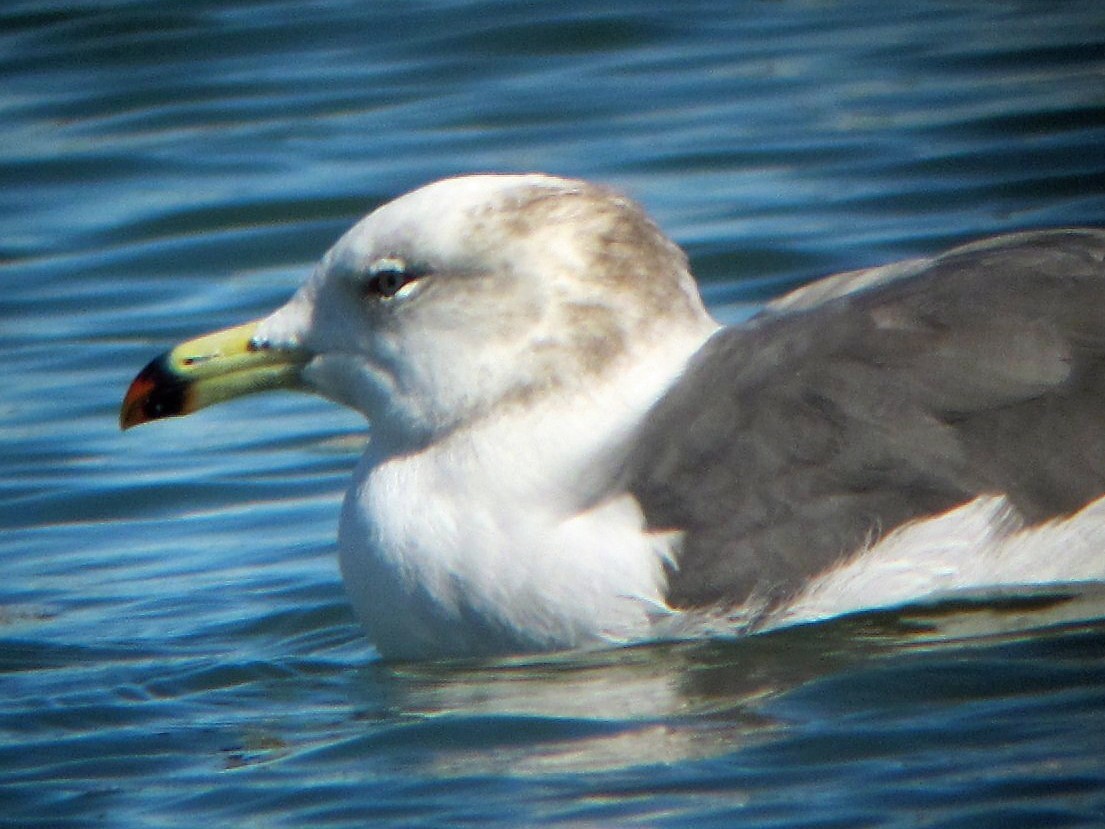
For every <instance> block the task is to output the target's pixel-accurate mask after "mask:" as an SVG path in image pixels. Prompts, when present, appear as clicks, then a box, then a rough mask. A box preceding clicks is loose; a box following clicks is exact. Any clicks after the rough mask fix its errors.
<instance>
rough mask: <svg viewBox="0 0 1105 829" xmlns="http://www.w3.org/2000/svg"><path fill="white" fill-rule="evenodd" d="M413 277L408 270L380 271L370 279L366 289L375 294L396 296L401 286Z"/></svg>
mask: <svg viewBox="0 0 1105 829" xmlns="http://www.w3.org/2000/svg"><path fill="white" fill-rule="evenodd" d="M411 278H412V277H411V276H410V275H409V274H408V273H407V272H406V271H399V270H386V271H379V272H377V273H375V274H373V275H372V277H371V278H370V279H369V280H368V283H367V285H366V290H367V292H368V293H369V294H371V295H373V296H384V297H388V296H395V295H396V294H397V293H399V289H400V288H402V287H403V286H404V285H406V284H407V283H408V282H410V281H411Z"/></svg>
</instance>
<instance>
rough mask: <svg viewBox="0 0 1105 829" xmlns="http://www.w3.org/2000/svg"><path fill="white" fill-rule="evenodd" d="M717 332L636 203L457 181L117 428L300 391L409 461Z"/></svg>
mask: <svg viewBox="0 0 1105 829" xmlns="http://www.w3.org/2000/svg"><path fill="white" fill-rule="evenodd" d="M714 325H715V324H714V323H713V321H712V320H710V318H709V316H708V315H707V314H706V311H705V310H704V308H703V306H702V303H701V300H700V299H699V296H698V292H697V289H696V288H695V285H694V282H693V280H692V278H691V276H690V274H689V273H688V270H687V264H686V258H685V257H684V255H683V253H682V252H681V251H680V250H679V249H678V248H677V247H676V246H675V245H674V244H673V243H671V242H670V241H668V240H667V238H666V237H664V235H663V234H662V233H661V232H660V230H659V229H658V228H657V227H656V225H655V224H654V223H653V222H652V221H651V220H650V219H649V218H648V217H647V216H646V215H645V213H644V212H643V211H642V210H641V209H640V208H639V207H638V206H637V205H635V204H634V203H633V202H631V201H629V200H628V199H625V198H623V197H621V196H618V195H616V194H614V193H612V192H610V191H608V190H606V189H603V188H600V187H597V186H595V185H593V184H588V183H586V182H583V181H572V180H565V179H560V178H554V177H550V176H545V175H480V176H466V177H461V178H453V179H446V180H443V181H439V182H436V183H434V184H430V185H428V186H426V187H423V188H421V189H419V190H415V191H414V192H412V193H409V194H407V195H405V196H402V197H400V198H398V199H396V200H395V201H393V202H390V203H388V204H385V205H384V206H382V207H380V208H379V209H378V210H376V211H374V212H373V213H371V214H369V215H368V216H367V217H366V218H364V219H362V220H361V221H360V222H359V223H358V224H357V225H355V226H354V227H353V228H352V229H351V230H350V231H349V232H347V233H346V234H345V235H344V236H343V237H342V238H341V239H340V240H339V241H338V242H337V243H336V244H335V245H334V247H333V248H331V249H330V251H328V252H327V253H326V255H325V256H324V257H323V258H322V260H321V262H320V263H319V265H318V266H317V268H316V269H315V271H314V273H313V275H312V276H311V278H310V279H309V280H308V281H307V283H306V284H305V285H304V286H303V287H302V288H301V289H300V290H299V292H298V293H297V294H296V295H295V296H294V297H293V298H292V300H291V301H290V302H289V303H288V304H287V305H285V306H284V307H283V308H281V309H279V310H278V311H276V312H275V313H274V314H272V315H271V316H269V317H267V318H265V319H262V320H260V321H259V322H257V323H256V324H254V325H252V326H244V327H241V328H239V329H233V334H234V342H235V343H238V349H237V352H236V353H231V352H232V351H233V348H228V347H227V338H226V337H225V336H224V335H223V334H221V333H220V334H217V335H209V336H208V337H203V338H200V339H198V340H195V341H192V343H188V344H185V345H182V346H179V347H178V348H177V349H175V350H174V351H173V352H171V353H170V354H169V355H166V357H165V358H163V360H162V362H161V369H163V370H167V371H169V372H172V373H175V374H177V375H181V376H183V377H184V380H183V381H181V380H177V381H176V385H175V389H176V391H177V392H178V393H179V392H180V391H181V389H182V388H184V387H185V386H188V385H191V384H192V383H193V382H195V381H200V382H203V383H207V384H208V385H209V386H210V387H211V388H208V389H207V390H206V392H205V393H203V394H194V395H193V399H188V400H184V401H183V402H182V403H181V404H180V405H179V406H178V407H176V410H175V411H174V410H173V409H174V406H173V405H172V404H173V403H174V402H175V401H169V403H168V405H163V406H160V407H156V406H153V405H152V404H151V403H150V398H151V396H155V395H153V393H152V392H150V389H149V387H150V386H156V385H158V384H159V383H163V378H160V377H158V378H147V381H148V382H147V383H146V388H144V389H143V390H142V391H143V392H144V394H142V395H140V394H138V393H137V392H135V393H134V394H133V395H130V396H128V400H127V406H126V408H125V411H124V422H125V424H126V425H133V424H134V423H139V422H143V421H145V420H149V419H153V418H154V417H158V416H164V415H168V414H180V413H185V412H186V411H190V410H192V409H195V408H199V407H200V406H202V405H206V404H208V403H211V402H217V401H218V400H221V399H226V398H227V397H230V396H235V395H236V394H240V393H243V392H246V391H255V390H260V389H263V388H273V387H277V386H288V385H294V384H296V383H299V384H301V385H304V386H306V387H307V388H309V389H311V390H313V391H316V392H318V393H320V394H322V395H324V396H326V397H329V398H332V399H334V400H337V401H339V402H341V403H344V404H346V405H349V406H352V407H353V408H356V409H358V410H360V411H362V412H364V414H365V415H367V416H368V417H369V418H370V420H372V422H373V432H374V442H375V443H376V445H377V447H378V448H380V447H386V448H387V449H388V450H389V451H396V452H398V451H405V450H407V449H409V448H412V447H415V446H419V445H424V444H425V443H427V442H430V441H433V440H435V439H437V438H438V437H440V436H441V435H442V434H444V433H447V432H449V431H451V430H453V429H455V428H457V427H458V426H460V425H463V424H468V423H471V422H472V421H474V420H477V419H480V418H482V417H484V416H485V415H486V414H487V413H488V412H489V411H490V410H491V409H493V408H495V409H498V410H501V409H500V408H499V407H502V406H503V405H510V404H512V403H524V404H525V403H529V402H531V401H533V400H535V399H539V398H540V397H541V396H543V395H549V394H556V393H559V392H571V391H572V390H573V389H575V388H577V387H579V386H580V385H582V384H589V383H593V382H594V378H595V377H596V375H603V374H604V373H608V372H616V371H617V370H618V368H619V365H620V364H621V363H622V361H623V360H624V359H626V358H628V357H630V356H631V355H633V354H634V352H635V350H637V349H640V348H645V347H652V345H653V344H654V343H655V341H657V340H658V339H659V335H660V333H661V332H663V333H664V335H665V336H669V335H672V334H676V335H677V334H680V333H686V334H688V335H691V334H694V335H700V334H701V333H702V332H705V331H708V330H712V329H713V327H714ZM231 345H233V343H232V344H231ZM189 346H191V348H189ZM243 352H246V353H245V354H243ZM228 358H230V359H228ZM233 360H238V362H236V363H235V362H233ZM250 360H252V361H253V362H250V363H249V364H248V365H247V364H245V363H243V362H242V361H250ZM155 362H156V361H155ZM254 363H256V364H257V365H254ZM151 365H153V364H151ZM222 365H225V366H226V367H227V370H225V371H219V370H218V369H219V367H220V366H222ZM258 366H260V367H263V368H264V370H265V372H266V373H265V374H264V376H260V375H258V374H257V367H258ZM288 366H293V368H288ZM189 372H192V373H193V374H194V375H195V377H188V376H186V375H188V373H189ZM163 373H164V372H163ZM218 377H222V378H224V379H223V380H222V381H221V382H220V383H216V382H215V378H218ZM229 379H233V380H234V382H233V383H230V382H228V380H229ZM137 384H138V381H136V385H137ZM132 391H133V389H132ZM189 394H191V390H189ZM178 396H180V395H179V394H178ZM132 398H133V399H132ZM140 398H141V399H140ZM128 413H129V414H128Z"/></svg>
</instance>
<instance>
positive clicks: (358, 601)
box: [340, 328, 713, 657]
mask: <svg viewBox="0 0 1105 829" xmlns="http://www.w3.org/2000/svg"><path fill="white" fill-rule="evenodd" d="M712 330H713V329H712V328H711V329H709V330H706V329H703V330H699V331H696V332H693V333H688V334H687V336H685V337H683V338H680V339H677V340H675V341H674V342H673V341H671V340H668V341H666V342H665V343H664V345H663V349H662V350H661V349H651V350H649V351H647V352H644V353H641V354H639V355H637V357H636V358H635V359H633V360H629V359H627V360H626V361H625V363H624V364H622V365H620V366H617V367H614V368H615V370H613V371H611V372H610V374H609V375H608V377H609V378H610V379H609V381H608V382H606V383H603V384H596V385H595V386H593V387H588V388H586V389H584V388H580V389H577V390H574V391H573V392H572V393H570V394H562V395H558V396H549V397H547V398H545V399H543V400H541V401H529V402H530V405H528V406H526V407H522V406H516V407H508V408H506V409H505V410H504V411H503V412H501V413H497V414H496V415H495V416H493V417H488V418H484V419H483V420H481V421H480V422H478V423H475V424H472V425H471V426H470V427H468V428H464V429H459V430H456V431H455V432H452V433H450V434H449V435H448V436H446V437H445V438H443V439H442V440H440V441H438V442H436V443H433V444H431V445H430V446H428V447H427V448H425V449H423V450H421V451H419V452H417V453H414V454H409V455H403V456H397V457H389V458H382V457H379V456H374V455H373V452H372V450H371V449H370V450H369V452H368V453H367V454H366V456H365V458H364V459H363V460H362V462H361V465H360V467H359V468H358V470H357V473H356V481H355V485H354V487H353V488H352V489H351V490H350V493H349V495H348V496H347V499H346V506H345V509H344V511H343V515H342V523H341V532H340V545H341V563H342V571H343V576H344V578H345V582H346V585H347V587H348V590H349V593H350V597H351V600H352V602H353V604H354V607H355V609H356V610H357V612H358V614H359V615H360V617H361V619H362V621H363V622H364V624H365V626H366V627H367V628H368V629H369V632H370V635H371V636H372V638H373V641H374V642H375V643H376V645H377V647H378V648H379V649H380V650H381V652H382V653H384V654H385V655H386V656H398V657H403V656H416V655H417V656H426V655H428V654H439V655H450V654H456V655H460V654H479V653H494V652H502V651H507V650H515V651H516V650H519V649H532V648H543V649H547V648H555V647H576V646H580V645H586V644H587V643H588V642H595V643H599V642H610V641H630V640H634V639H639V638H645V637H647V635H648V632H649V628H650V626H651V621H652V618H653V617H654V615H655V614H656V613H664V612H666V607H665V605H664V600H663V595H664V589H665V586H666V585H665V576H664V567H663V564H664V560H665V557H666V556H667V555H668V551H669V547H670V544H669V539H667V538H665V537H663V536H656V535H654V534H650V533H648V532H647V530H646V528H645V526H644V521H643V517H642V515H641V512H640V509H639V507H638V505H637V503H636V501H634V500H633V499H632V497H630V496H628V495H625V494H619V493H616V492H612V491H611V487H612V485H613V483H614V482H613V480H612V478H611V475H612V472H613V468H614V467H615V466H616V461H617V454H618V450H619V447H620V445H621V443H622V440H623V439H625V438H627V437H628V436H629V433H630V432H631V431H632V430H633V428H634V427H635V426H636V425H637V424H638V423H639V422H640V419H641V417H642V416H643V414H644V413H645V412H646V411H647V410H648V408H649V407H650V406H651V405H652V404H653V403H654V402H655V401H656V400H657V399H658V398H659V397H660V396H661V395H662V394H663V392H664V391H665V390H666V389H667V388H668V387H669V386H670V385H671V384H672V382H674V380H675V379H676V378H677V377H678V375H679V373H680V372H681V371H682V369H683V367H684V365H685V364H686V361H687V360H688V359H689V358H690V356H691V355H692V354H693V353H694V351H696V350H697V349H698V348H699V347H700V346H701V344H702V342H703V341H704V340H705V339H706V338H707V337H708V336H709V334H710V333H712ZM604 461H606V462H605V463H604ZM581 491H582V492H584V493H587V497H586V498H585V499H581V496H580V494H579V493H580V492H581ZM414 493H417V497H415V496H414Z"/></svg>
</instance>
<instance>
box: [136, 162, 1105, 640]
mask: <svg viewBox="0 0 1105 829" xmlns="http://www.w3.org/2000/svg"><path fill="white" fill-rule="evenodd" d="M1103 258H1105V233H1101V232H1099V231H1091V230H1070V231H1055V232H1050V233H1036V234H1022V235H1014V236H1011V237H1002V238H1001V239H999V240H993V241H989V242H985V243H981V244H978V245H975V246H968V247H966V248H961V249H958V250H957V251H953V252H951V253H949V254H947V255H945V256H944V257H939V258H936V259H933V260H916V261H913V262H909V263H900V264H897V265H894V266H888V267H887V268H882V269H875V270H871V271H865V272H860V273H856V274H845V275H839V276H836V277H830V278H829V279H827V280H823V281H821V282H820V283H814V284H813V285H812V286H809V287H807V288H805V289H801V290H800V291H798V292H795V293H794V294H792V295H788V296H787V297H784V298H782V299H781V300H779V301H777V302H776V303H775V304H773V305H772V306H770V307H769V308H768V309H766V310H765V311H764V313H763V314H761V315H760V316H759V317H758V318H757V319H755V320H753V321H752V322H751V323H750V324H749V325H747V326H745V327H742V328H733V329H721V328H720V327H719V326H718V324H717V323H716V322H715V321H714V320H713V319H712V318H711V317H710V316H709V314H708V313H707V311H706V310H705V308H704V307H703V304H702V302H701V299H700V298H699V294H698V291H697V288H696V286H695V283H694V280H693V278H692V276H691V274H690V272H689V270H688V266H687V261H686V258H685V256H684V255H683V253H682V252H681V251H680V250H679V248H678V247H676V246H675V245H674V244H673V243H672V242H670V241H669V240H668V239H667V238H666V237H665V236H664V235H663V233H662V232H661V231H660V230H659V228H657V226H656V225H655V224H654V223H653V222H652V221H651V220H650V219H649V218H648V217H647V215H646V214H645V213H644V212H643V210H641V208H640V207H638V206H637V205H636V204H634V203H633V202H632V201H630V200H628V199H626V198H624V197H622V196H620V195H617V194H615V193H613V192H611V191H609V190H607V189H605V188H602V187H599V186H596V185H593V184H589V183H586V182H582V181H573V180H566V179H559V178H555V177H551V176H544V175H539V174H533V175H502V176H498V175H482V176H466V177H461V178H456V179H447V180H444V181H441V182H436V183H434V184H431V185H428V186H426V187H423V188H421V189H419V190H416V191H414V192H412V193H410V194H407V195H405V196H403V197H400V198H399V199H397V200H395V201H393V202H391V203H389V204H386V205H384V206H382V207H380V208H379V209H377V210H376V211H374V212H373V213H371V214H370V215H369V216H367V217H366V218H365V219H363V220H362V221H361V222H360V223H358V224H357V225H355V226H354V227H353V228H352V229H351V230H350V231H349V232H348V233H347V234H346V235H345V236H343V237H342V238H341V239H340V240H339V241H338V242H337V243H336V244H335V245H334V247H333V248H332V249H331V250H330V251H329V252H327V253H326V255H325V256H324V257H323V258H322V260H321V261H320V263H319V265H318V266H317V268H316V269H315V271H314V273H313V274H312V275H311V277H310V278H309V279H308V280H307V282H306V283H305V284H304V286H303V287H302V288H301V289H300V290H299V291H298V292H297V293H296V295H295V296H294V297H293V298H292V299H291V300H290V301H289V303H288V304H287V305H285V306H284V307H283V308H281V309H279V310H277V311H276V312H275V313H273V314H272V315H270V316H269V317H266V318H265V319H262V320H259V321H257V322H255V323H249V324H246V325H243V326H240V327H238V328H235V329H231V330H230V331H228V332H219V333H216V334H214V335H207V336H205V337H200V338H199V339H197V340H193V341H190V342H189V343H185V344H182V345H181V346H178V347H177V348H176V349H174V350H173V351H171V352H169V353H168V354H166V355H163V356H162V357H161V358H158V359H157V360H155V361H153V362H152V363H151V364H150V365H149V366H147V368H146V369H145V370H144V371H143V372H142V373H141V374H140V375H139V376H138V378H136V380H135V381H134V384H133V385H132V387H131V389H130V391H129V392H128V394H127V397H126V400H125V402H124V410H123V415H122V421H123V424H124V426H131V425H135V424H137V423H141V422H145V421H147V420H152V419H156V418H158V417H163V416H168V415H173V414H185V413H188V412H190V411H194V410H195V409H198V408H201V407H203V406H206V405H209V404H211V403H215V402H218V401H220V400H223V399H227V398H229V397H233V396H237V395H239V394H244V393H249V392H254V391H261V390H265V389H271V388H287V387H292V388H304V389H307V390H311V391H314V392H317V393H319V394H322V395H324V396H326V397H329V398H331V399H333V400H335V401H337V402H339V403H343V404H345V405H348V406H351V407H353V408H355V409H357V410H359V411H361V412H363V413H364V414H365V415H366V417H367V418H368V419H369V421H370V422H371V426H372V430H371V438H370V443H369V446H368V449H367V451H366V453H365V455H364V457H363V458H362V459H361V461H360V463H359V464H358V466H357V469H356V471H355V473H354V477H353V485H352V487H351V489H350V491H349V493H348V495H347V497H346V499H345V502H344V505H343V508H342V513H341V519H340V526H339V550H340V559H341V566H342V573H343V578H344V580H345V583H346V586H347V589H348V592H349V595H350V598H351V601H352V603H353V605H354V608H355V609H356V611H357V613H358V616H359V617H360V618H361V620H362V621H363V622H364V624H365V627H366V629H367V630H368V632H369V635H370V637H371V638H372V640H373V642H374V643H375V644H376V646H377V647H378V649H379V650H380V651H381V653H383V654H384V655H385V656H389V657H396V658H425V657H436V656H458V655H473V654H489V653H503V652H516V651H527V650H541V649H553V648H566V647H580V646H590V645H598V644H609V643H623V642H635V641H643V640H648V639H651V638H657V637H662V636H673V635H681V634H682V633H684V632H686V631H691V630H703V629H705V628H709V629H710V630H711V631H716V630H718V629H721V630H738V629H757V628H761V627H764V626H770V625H773V624H783V623H790V622H794V621H804V620H808V619H811V618H819V617H822V616H826V615H832V614H833V613H839V612H847V611H849V610H855V609H859V608H861V607H869V606H878V605H880V604H886V603H896V602H901V601H908V600H911V599H916V598H921V597H923V596H926V595H931V594H933V593H936V592H940V591H944V590H949V589H961V588H965V587H967V588H977V587H986V586H996V585H1003V584H1022V583H1037V582H1039V581H1064V580H1078V579H1090V578H1102V577H1105V565H1103V564H1102V558H1103V557H1102V556H1101V555H1099V554H1098V553H1097V551H1098V550H1100V549H1102V547H1101V545H1100V544H1099V543H1098V542H1099V541H1102V540H1105V529H1103V527H1105V519H1103V518H1102V517H1101V515H1100V513H1102V511H1103V508H1101V507H1100V505H1099V504H1098V499H1099V498H1100V497H1101V494H1102V493H1103V492H1105V463H1103V461H1102V460H1101V458H1102V454H1101V453H1098V454H1096V455H1092V454H1091V455H1087V452H1090V453H1093V451H1094V450H1095V449H1098V448H1105V426H1102V425H1100V424H1101V422H1102V421H1103V418H1102V416H1101V415H1102V414H1103V412H1102V409H1103V408H1105V310H1102V308H1105V266H1103V264H1102V260H1103ZM1095 303H1096V306H1095ZM1056 429H1060V430H1061V434H1058V435H1057V434H1056ZM1037 432H1038V433H1039V434H1038V436H1036V433H1037ZM1003 433H1006V434H1007V436H1016V437H1018V438H1025V437H1026V436H1030V435H1032V436H1034V437H1029V439H1035V440H1038V441H1040V442H1042V443H1043V444H1044V445H1043V446H1042V447H1036V448H1035V449H1034V450H1032V451H1031V452H1029V453H1027V454H1025V453H1024V452H1023V451H1022V450H1021V449H1019V448H1017V447H1015V446H1011V445H1009V444H1007V443H1004V442H1002V441H1001V440H1000V439H999V436H1000V435H1001V434H1003ZM1064 441H1065V442H1064ZM1037 541H1039V542H1040V543H1039V544H1037V543H1036V542H1037ZM1045 541H1046V544H1045V543H1043V542H1045ZM1045 548H1046V549H1045ZM1057 550H1062V552H1063V555H1062V561H1061V562H1058V563H1057V559H1056V551H1057ZM1045 565H1046V566H1045ZM703 620H709V622H708V623H704V621H703Z"/></svg>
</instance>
